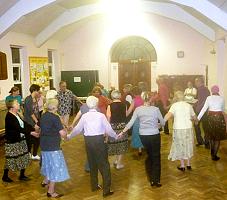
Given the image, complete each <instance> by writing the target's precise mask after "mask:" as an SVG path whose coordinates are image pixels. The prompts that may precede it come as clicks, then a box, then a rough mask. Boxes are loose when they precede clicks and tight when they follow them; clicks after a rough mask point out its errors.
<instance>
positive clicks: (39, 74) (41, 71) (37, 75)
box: [29, 57, 50, 89]
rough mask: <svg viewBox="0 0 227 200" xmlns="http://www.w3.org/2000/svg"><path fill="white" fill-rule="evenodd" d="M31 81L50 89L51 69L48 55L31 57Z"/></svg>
mask: <svg viewBox="0 0 227 200" xmlns="http://www.w3.org/2000/svg"><path fill="white" fill-rule="evenodd" d="M29 66H30V82H31V84H37V85H39V86H40V87H42V88H43V89H49V86H50V82H49V69H48V58H47V57H29Z"/></svg>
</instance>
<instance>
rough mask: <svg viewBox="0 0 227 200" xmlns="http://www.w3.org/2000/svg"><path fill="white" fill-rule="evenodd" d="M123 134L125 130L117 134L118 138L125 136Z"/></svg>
mask: <svg viewBox="0 0 227 200" xmlns="http://www.w3.org/2000/svg"><path fill="white" fill-rule="evenodd" d="M123 135H124V132H123V131H121V132H120V133H119V134H118V135H117V138H116V139H117V140H118V139H121V138H122V137H123Z"/></svg>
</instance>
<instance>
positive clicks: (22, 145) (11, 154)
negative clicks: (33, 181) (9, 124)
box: [5, 140, 31, 171]
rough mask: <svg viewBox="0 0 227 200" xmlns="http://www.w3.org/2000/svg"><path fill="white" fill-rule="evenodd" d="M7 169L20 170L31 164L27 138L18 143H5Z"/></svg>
mask: <svg viewBox="0 0 227 200" xmlns="http://www.w3.org/2000/svg"><path fill="white" fill-rule="evenodd" d="M5 158H6V161H5V169H9V170H12V171H19V170H21V169H26V168H27V166H28V165H29V164H30V161H31V160H30V156H29V153H28V147H27V144H26V141H25V140H22V141H20V142H16V143H12V144H11V143H5Z"/></svg>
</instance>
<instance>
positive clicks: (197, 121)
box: [191, 117, 199, 125]
mask: <svg viewBox="0 0 227 200" xmlns="http://www.w3.org/2000/svg"><path fill="white" fill-rule="evenodd" d="M191 121H192V122H194V124H195V125H198V124H199V120H198V118H197V117H193V118H191Z"/></svg>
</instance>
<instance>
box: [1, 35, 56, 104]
mask: <svg viewBox="0 0 227 200" xmlns="http://www.w3.org/2000/svg"><path fill="white" fill-rule="evenodd" d="M10 45H17V46H22V47H23V63H24V69H23V72H22V73H23V77H24V80H23V87H24V95H28V94H29V86H30V78H29V77H30V76H29V63H28V62H29V61H28V57H29V56H38V57H47V56H48V55H47V51H48V49H56V50H57V49H58V45H59V43H58V42H57V41H54V40H50V41H48V42H47V43H46V44H44V45H43V46H42V47H40V48H36V47H35V44H34V37H32V36H30V35H25V34H20V33H15V32H9V33H8V34H6V35H5V36H4V37H3V38H1V39H0V51H2V52H4V53H6V55H7V66H8V79H7V80H0V88H1V94H0V100H2V99H4V98H5V97H6V96H7V95H9V90H10V88H11V87H12V86H13V84H14V82H13V71H12V56H11V49H10ZM58 58H59V56H58V55H57V53H55V60H56V70H55V71H56V75H55V76H56V79H58V80H59V79H60V78H59V74H60V72H59V61H58Z"/></svg>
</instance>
